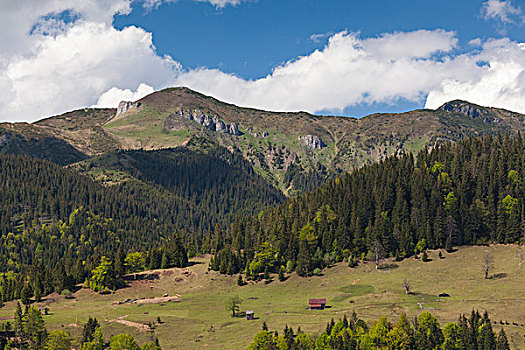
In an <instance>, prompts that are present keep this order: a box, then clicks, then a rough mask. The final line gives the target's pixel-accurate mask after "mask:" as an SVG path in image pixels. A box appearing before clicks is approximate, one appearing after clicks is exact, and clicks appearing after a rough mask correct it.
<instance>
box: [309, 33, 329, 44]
mask: <svg viewBox="0 0 525 350" xmlns="http://www.w3.org/2000/svg"><path fill="white" fill-rule="evenodd" d="M332 35H334V33H333V32H327V33H317V34H312V35H310V40H312V41H313V42H314V43H320V42H321V41H324V40H325V39H327V38H329V37H331V36H332Z"/></svg>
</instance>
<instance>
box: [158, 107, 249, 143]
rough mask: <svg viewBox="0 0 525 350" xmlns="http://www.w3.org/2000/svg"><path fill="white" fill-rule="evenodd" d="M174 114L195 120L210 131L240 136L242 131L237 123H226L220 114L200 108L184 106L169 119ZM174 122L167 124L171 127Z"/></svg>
mask: <svg viewBox="0 0 525 350" xmlns="http://www.w3.org/2000/svg"><path fill="white" fill-rule="evenodd" d="M174 116H178V117H182V118H186V119H188V120H193V121H194V122H197V123H198V124H200V125H202V126H204V127H205V128H207V129H208V130H210V131H216V132H222V133H225V134H230V135H235V136H239V135H241V134H242V133H241V132H240V131H239V127H238V126H237V124H235V123H231V124H226V123H225V122H224V121H222V120H221V118H219V116H218V115H214V116H211V115H209V114H206V113H203V112H202V111H201V110H200V109H194V110H192V111H190V110H185V109H183V108H181V109H179V110H178V111H177V112H175V113H173V114H172V115H171V116H170V117H168V119H170V118H173V117H174ZM171 124H173V123H171V122H170V123H168V124H165V125H166V126H167V129H169V130H170V129H171V128H170V127H169V125H171Z"/></svg>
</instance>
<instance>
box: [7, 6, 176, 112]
mask: <svg viewBox="0 0 525 350" xmlns="http://www.w3.org/2000/svg"><path fill="white" fill-rule="evenodd" d="M67 2H68V1H67V0H60V1H58V0H56V1H52V0H46V1H40V0H39V1H35V2H34V4H31V2H30V1H28V2H24V5H25V6H22V5H20V6H18V7H16V6H12V7H9V6H7V5H5V4H2V5H1V6H2V9H1V10H6V11H7V10H8V11H11V15H12V16H13V17H16V18H19V17H20V16H19V15H20V11H22V12H24V11H27V10H28V9H31V10H33V11H34V12H30V13H29V14H28V17H31V18H33V19H34V22H31V21H26V22H25V24H24V25H20V26H19V28H18V29H17V30H13V29H12V28H11V29H9V28H8V29H7V30H11V31H12V33H13V34H14V35H15V36H18V37H20V38H21V41H20V43H19V45H18V46H12V47H10V49H9V50H6V51H2V52H0V88H1V89H2V98H0V120H26V121H33V120H36V119H39V118H42V117H44V116H47V115H51V114H56V113H61V112H64V111H67V110H71V109H75V108H80V107H83V106H89V105H93V104H95V103H97V101H98V99H99V98H100V97H101V95H102V94H104V93H109V91H108V90H110V89H111V88H112V87H121V88H129V87H136V86H137V85H138V84H139V83H141V82H144V83H146V84H148V85H149V86H152V87H154V88H157V89H158V88H162V87H164V86H165V85H164V84H165V83H166V82H167V81H170V80H173V79H174V77H175V75H176V71H177V70H178V69H179V66H178V64H177V63H176V62H174V61H173V60H172V59H171V58H170V57H160V56H158V55H157V53H156V52H155V47H154V46H153V44H152V36H151V33H148V32H146V31H145V30H144V29H142V28H137V27H133V26H131V27H126V28H124V29H122V30H117V29H115V28H114V27H113V26H112V25H111V22H112V16H113V15H114V14H117V13H126V12H127V11H129V1H122V0H114V1H109V0H98V1H95V0H88V1H83V2H81V3H82V4H78V5H76V3H78V2H77V1H72V2H70V4H69V5H71V6H76V7H71V8H67V4H66V5H64V6H63V7H60V6H58V5H57V4H56V3H60V4H61V5H62V4H63V3H67ZM73 3H75V4H73ZM88 4H91V5H93V7H89V8H88V7H87V5H88ZM8 7H9V8H8ZM56 9H58V10H56ZM65 9H67V10H68V11H75V13H78V16H77V17H78V18H75V20H74V21H70V22H67V23H66V22H64V21H62V19H61V15H60V12H57V11H63V10H65ZM49 10H55V11H52V12H50V13H48V12H46V11H49ZM106 11H109V13H111V16H110V15H108V14H107V13H106ZM0 13H2V14H1V15H0V23H1V24H0V32H1V29H5V28H4V27H5V22H3V21H2V20H3V19H4V17H6V18H7V17H9V16H8V15H5V16H4V12H0ZM35 23H36V24H41V26H40V27H38V30H33V32H31V29H32V28H33V29H34V28H37V27H35ZM42 28H43V29H42ZM7 42H8V43H11V40H8V41H7ZM141 91H144V89H143V88H140V89H139V91H138V92H139V93H140V92H141ZM6 96H7V97H6ZM108 98H109V95H106V97H105V99H104V100H105V101H107V99H108ZM104 100H103V101H104Z"/></svg>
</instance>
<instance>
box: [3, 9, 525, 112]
mask: <svg viewBox="0 0 525 350" xmlns="http://www.w3.org/2000/svg"><path fill="white" fill-rule="evenodd" d="M130 1H131V0H86V1H82V2H78V1H76V0H27V1H24V2H13V3H12V4H11V3H10V4H6V3H5V2H0V39H5V40H3V41H2V42H3V43H4V42H5V49H4V47H3V50H2V51H0V90H1V91H2V94H1V95H0V120H30V121H33V120H36V119H39V118H42V117H44V116H47V115H52V114H57V113H61V112H65V111H67V110H72V109H75V108H81V107H84V106H92V105H98V106H104V107H115V106H116V104H117V103H118V102H119V101H120V100H136V99H139V98H141V97H143V96H144V95H145V94H148V93H150V92H152V91H153V89H160V88H163V87H166V86H180V85H182V86H188V87H190V88H193V89H195V90H198V91H201V92H203V93H206V94H210V95H213V96H214V97H216V98H219V99H221V100H224V101H226V102H230V103H235V104H238V105H241V106H248V107H255V108H263V109H270V110H283V111H297V110H306V111H309V112H318V111H326V110H331V111H334V112H337V111H339V112H341V111H342V110H344V109H346V108H348V107H352V106H355V105H357V104H362V103H386V104H395V103H396V102H397V101H399V100H400V99H407V100H410V101H414V102H418V103H421V104H426V106H427V107H432V108H433V107H437V106H439V105H440V104H442V103H443V102H445V101H447V100H452V99H456V98H461V99H466V100H470V101H472V102H475V103H479V104H482V105H493V106H498V107H503V108H507V109H511V110H515V111H518V112H523V113H525V105H524V104H523V102H522V101H525V91H524V90H525V73H524V72H525V54H524V52H525V49H524V47H525V44H520V43H516V42H512V41H510V40H488V41H483V40H481V39H476V40H475V41H472V42H471V45H473V46H471V48H470V49H471V50H472V51H469V52H466V53H463V54H457V53H456V52H457V49H458V47H457V45H458V40H457V38H456V35H455V33H454V32H451V31H444V30H432V31H429V30H418V31H413V32H395V33H389V34H383V35H380V36H377V37H372V38H362V37H360V35H359V33H348V32H346V31H343V32H340V33H336V34H334V35H331V36H330V37H329V38H328V42H327V44H326V45H325V46H324V47H323V48H322V49H319V50H315V51H313V52H312V53H310V54H309V55H306V56H303V57H298V58H296V59H294V60H291V61H288V62H286V63H284V64H282V65H281V66H278V67H275V68H274V69H273V71H272V72H271V74H269V75H267V76H265V77H262V78H260V79H255V80H246V79H243V78H241V77H238V76H235V75H232V74H227V73H224V72H222V71H220V70H217V69H208V68H205V67H202V68H198V69H193V70H183V69H182V67H181V66H180V64H178V63H177V62H175V61H174V60H173V59H172V58H171V57H169V56H164V57H161V56H159V55H158V54H157V52H156V50H155V47H154V46H153V44H152V34H151V33H148V32H146V31H145V30H144V29H142V28H137V27H133V26H131V27H126V28H124V29H122V30H117V29H115V28H114V27H113V26H112V19H113V16H114V15H115V14H117V13H128V12H129V11H130ZM151 1H155V0H151ZM195 1H197V0H195ZM202 1H204V0H202ZM206 1H208V0H206ZM209 2H212V3H213V4H214V5H215V6H219V7H220V6H225V5H226V4H232V5H235V4H239V3H240V0H233V1H222V2H221V1H219V0H209ZM80 3H81V4H80ZM88 5H89V6H88ZM64 11H67V12H64ZM11 25H14V26H13V27H11ZM6 33H7V34H6Z"/></svg>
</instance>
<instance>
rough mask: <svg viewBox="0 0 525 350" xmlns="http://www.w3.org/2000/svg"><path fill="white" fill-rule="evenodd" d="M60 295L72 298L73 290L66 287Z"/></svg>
mask: <svg viewBox="0 0 525 350" xmlns="http://www.w3.org/2000/svg"><path fill="white" fill-rule="evenodd" d="M60 295H62V296H63V297H65V298H66V299H71V298H73V293H71V291H70V290H69V289H64V290H63V291H62V293H60Z"/></svg>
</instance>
